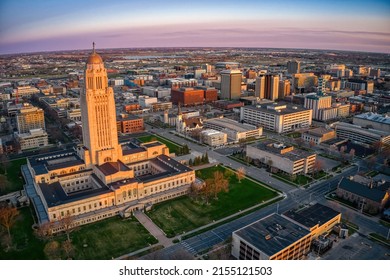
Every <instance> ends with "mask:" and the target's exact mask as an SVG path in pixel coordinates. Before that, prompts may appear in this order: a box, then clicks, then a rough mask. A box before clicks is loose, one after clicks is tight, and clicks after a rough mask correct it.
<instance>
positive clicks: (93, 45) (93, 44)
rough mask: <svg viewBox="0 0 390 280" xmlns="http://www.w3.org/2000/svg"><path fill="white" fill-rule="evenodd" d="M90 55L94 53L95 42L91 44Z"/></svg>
mask: <svg viewBox="0 0 390 280" xmlns="http://www.w3.org/2000/svg"><path fill="white" fill-rule="evenodd" d="M92 53H95V42H92Z"/></svg>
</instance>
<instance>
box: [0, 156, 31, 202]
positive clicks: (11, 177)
mask: <svg viewBox="0 0 390 280" xmlns="http://www.w3.org/2000/svg"><path fill="white" fill-rule="evenodd" d="M26 162H27V161H26V159H25V158H22V159H16V160H12V161H9V163H8V166H7V175H5V176H6V177H7V181H8V184H6V188H5V190H4V191H1V188H0V195H3V194H7V193H10V192H14V191H19V190H21V189H23V178H22V172H21V171H20V167H21V166H22V165H23V164H26ZM3 174H4V168H3V166H0V176H4V175H3Z"/></svg>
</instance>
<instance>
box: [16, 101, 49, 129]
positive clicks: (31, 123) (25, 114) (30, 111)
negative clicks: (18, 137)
mask: <svg viewBox="0 0 390 280" xmlns="http://www.w3.org/2000/svg"><path fill="white" fill-rule="evenodd" d="M16 123H17V128H18V133H19V134H21V133H28V132H29V131H30V130H31V129H37V128H42V129H45V116H44V112H43V109H41V108H37V107H34V106H32V105H30V104H28V103H25V104H23V106H22V107H21V108H20V110H19V113H18V114H17V116H16Z"/></svg>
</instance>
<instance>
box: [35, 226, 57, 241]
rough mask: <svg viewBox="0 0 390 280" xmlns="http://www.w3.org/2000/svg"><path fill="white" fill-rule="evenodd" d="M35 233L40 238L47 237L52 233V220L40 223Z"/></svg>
mask: <svg viewBox="0 0 390 280" xmlns="http://www.w3.org/2000/svg"><path fill="white" fill-rule="evenodd" d="M35 234H36V235H37V236H38V238H40V239H47V238H49V237H51V236H52V235H53V222H46V223H43V224H41V225H40V226H39V227H38V228H37V230H36V232H35Z"/></svg>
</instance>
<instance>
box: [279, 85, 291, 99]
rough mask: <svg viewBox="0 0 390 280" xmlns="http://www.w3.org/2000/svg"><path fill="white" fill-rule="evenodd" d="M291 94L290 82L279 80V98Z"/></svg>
mask: <svg viewBox="0 0 390 280" xmlns="http://www.w3.org/2000/svg"><path fill="white" fill-rule="evenodd" d="M290 94H291V83H290V81H289V80H283V81H279V97H278V98H279V99H283V98H284V97H285V96H289V95H290Z"/></svg>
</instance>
